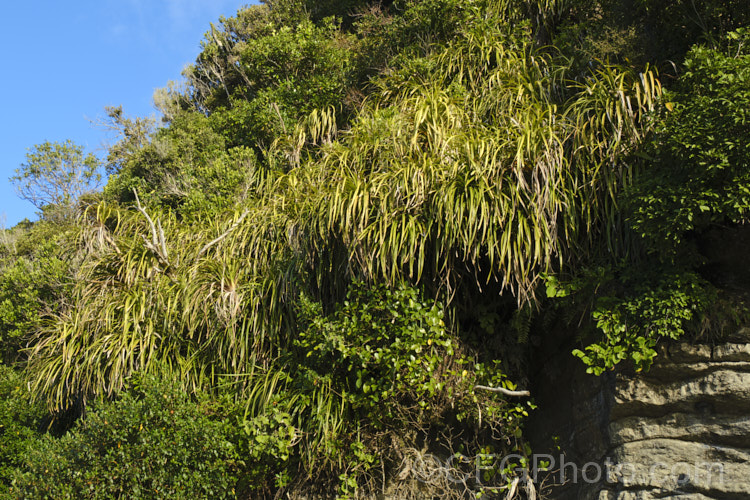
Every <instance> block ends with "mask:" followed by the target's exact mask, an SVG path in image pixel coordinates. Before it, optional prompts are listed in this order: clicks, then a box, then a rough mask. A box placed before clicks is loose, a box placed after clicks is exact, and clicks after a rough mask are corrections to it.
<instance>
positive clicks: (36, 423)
mask: <svg viewBox="0 0 750 500" xmlns="http://www.w3.org/2000/svg"><path fill="white" fill-rule="evenodd" d="M29 396H30V395H29V394H28V392H27V391H26V389H25V386H24V383H23V379H22V377H21V376H20V375H19V374H18V372H16V371H15V370H13V369H12V368H10V367H8V366H4V365H0V492H1V491H3V490H5V489H7V487H8V486H10V482H11V478H12V475H13V471H14V470H15V469H16V468H18V467H21V466H22V465H23V463H24V457H25V455H26V452H27V450H28V449H30V448H31V447H32V446H34V445H35V444H36V442H37V441H38V440H39V438H40V437H41V435H40V433H39V432H38V430H39V428H40V426H41V424H42V421H43V419H44V417H45V411H44V408H43V407H42V405H40V404H32V403H30V402H29V399H30V397H29Z"/></svg>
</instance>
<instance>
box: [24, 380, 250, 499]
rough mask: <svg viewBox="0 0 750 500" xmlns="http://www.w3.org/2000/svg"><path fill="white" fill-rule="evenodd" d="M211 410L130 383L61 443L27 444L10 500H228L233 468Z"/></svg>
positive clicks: (225, 436) (224, 431)
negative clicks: (99, 499) (142, 499)
mask: <svg viewBox="0 0 750 500" xmlns="http://www.w3.org/2000/svg"><path fill="white" fill-rule="evenodd" d="M216 410H217V403H215V402H214V403H209V402H208V399H206V398H200V399H198V400H197V401H196V400H194V399H193V398H191V397H190V396H188V395H187V394H186V393H185V392H183V391H181V390H179V389H177V387H176V385H175V384H173V383H170V382H168V381H166V380H159V379H158V378H154V377H135V378H134V380H133V381H132V385H131V387H130V389H129V390H128V391H126V392H125V393H123V394H122V395H121V397H120V399H118V400H117V401H114V402H108V403H105V402H98V403H96V404H94V405H92V408H91V409H90V410H89V411H88V413H87V414H86V417H85V418H84V419H81V420H79V421H78V422H77V423H76V425H75V426H74V427H73V429H71V430H70V431H69V432H68V433H67V434H65V435H64V436H62V437H60V438H54V437H52V436H49V435H46V436H44V437H43V438H41V439H39V440H38V441H37V442H35V443H33V445H32V446H30V447H29V448H28V449H27V451H26V455H25V457H24V458H25V462H26V463H25V464H24V466H23V468H22V469H17V470H16V471H15V473H14V480H13V486H12V488H11V489H10V495H11V497H12V498H50V499H52V498H54V499H62V498H76V499H81V498H90V499H94V498H125V497H127V498H170V499H172V498H185V499H193V498H216V499H219V498H233V497H234V486H235V484H236V482H237V470H238V467H239V466H240V461H239V457H238V453H237V450H236V446H235V444H233V442H232V441H233V439H232V438H231V436H232V432H233V430H232V427H231V426H229V425H228V421H227V420H224V421H222V420H220V419H219V418H217V415H216V414H215V413H216ZM219 414H221V412H219ZM16 465H19V464H16Z"/></svg>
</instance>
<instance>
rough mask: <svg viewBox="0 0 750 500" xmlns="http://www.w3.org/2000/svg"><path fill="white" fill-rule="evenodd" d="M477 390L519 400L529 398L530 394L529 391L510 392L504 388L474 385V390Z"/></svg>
mask: <svg viewBox="0 0 750 500" xmlns="http://www.w3.org/2000/svg"><path fill="white" fill-rule="evenodd" d="M477 389H481V390H483V391H490V392H499V393H500V394H504V395H506V396H514V397H519V398H522V397H529V396H531V393H530V392H529V391H511V390H510V389H506V388H504V387H487V386H486V385H475V386H474V390H475V391H476V390H477Z"/></svg>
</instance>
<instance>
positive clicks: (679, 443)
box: [530, 330, 750, 500]
mask: <svg viewBox="0 0 750 500" xmlns="http://www.w3.org/2000/svg"><path fill="white" fill-rule="evenodd" d="M568 352H569V351H568ZM545 366H546V367H547V370H544V371H542V372H541V374H540V376H539V377H538V379H537V381H536V384H535V385H536V391H535V394H536V397H537V401H538V403H539V406H540V408H539V411H538V412H537V417H536V418H535V419H534V420H533V421H532V424H531V428H530V431H531V435H532V437H533V440H534V441H535V442H534V443H533V444H534V447H535V449H536V450H545V449H546V450H550V449H552V444H553V443H554V442H556V443H557V444H558V446H559V450H558V449H554V450H553V451H552V452H550V455H552V456H554V457H555V464H554V467H553V470H552V471H551V472H550V473H548V474H547V477H546V478H545V479H546V484H548V485H554V487H551V488H547V492H548V495H549V497H550V498H555V499H592V500H593V499H596V500H636V499H637V500H649V499H657V498H679V499H696V500H697V499H717V500H718V499H747V498H750V330H742V331H740V332H738V334H737V335H735V336H734V337H733V338H731V339H729V341H728V342H726V343H724V344H721V345H716V346H709V345H689V344H673V345H670V346H666V347H664V348H663V352H662V353H661V354H660V356H659V358H658V360H657V362H656V363H655V364H654V366H653V367H652V369H651V370H650V371H649V372H648V373H644V374H634V373H626V372H619V373H611V374H607V375H604V376H602V377H593V376H590V375H587V374H585V372H584V371H583V368H582V367H581V366H579V363H578V362H577V360H570V359H569V358H567V359H566V358H563V357H559V358H557V359H551V360H548V361H547V362H546V363H545ZM548 373H549V375H548Z"/></svg>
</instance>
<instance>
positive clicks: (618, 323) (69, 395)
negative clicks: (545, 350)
mask: <svg viewBox="0 0 750 500" xmlns="http://www.w3.org/2000/svg"><path fill="white" fill-rule="evenodd" d="M744 3H745V2H743V1H739V0H716V1H712V2H692V1H687V0H685V1H682V0H681V1H676V2H670V5H669V6H668V7H664V6H663V4H662V2H656V1H653V0H638V1H626V0H600V1H595V2H583V1H578V0H569V1H561V0H529V1H514V0H395V1H390V2H389V1H384V2H370V1H367V0H340V1H339V0H327V1H323V2H313V1H311V0H310V1H307V0H267V1H266V2H264V3H263V4H262V5H256V6H249V7H245V8H242V9H240V10H239V11H238V12H237V14H236V16H234V17H231V18H226V19H221V20H219V21H218V22H217V23H216V24H212V25H211V26H210V30H209V31H208V32H207V33H206V35H205V38H204V40H203V42H202V45H201V53H200V55H199V56H198V58H197V60H196V62H195V63H194V64H193V65H191V66H190V67H188V68H187V69H186V70H185V73H184V77H185V78H184V82H181V83H179V84H175V83H171V84H169V85H168V86H167V87H165V88H164V89H161V90H159V91H157V93H156V94H155V96H154V100H155V103H156V105H157V107H158V109H159V110H160V112H161V122H160V123H154V122H152V121H150V120H148V119H143V118H136V117H130V116H128V115H127V114H126V113H125V112H124V111H123V110H122V109H121V108H109V109H108V110H107V113H108V115H107V116H108V120H109V124H110V125H111V126H112V127H114V129H115V130H117V131H118V133H119V141H118V142H117V143H116V144H114V145H113V146H112V147H111V148H110V149H109V151H108V155H107V157H106V161H105V164H104V165H102V167H103V168H104V169H105V170H106V172H107V174H108V180H107V182H106V185H105V186H104V187H103V189H102V190H101V191H89V192H84V191H85V190H82V189H81V188H80V186H81V184H80V183H79V184H76V190H75V191H70V192H67V193H63V195H59V196H58V195H56V196H58V197H56V198H49V199H46V200H45V199H43V198H42V201H41V202H40V204H39V206H40V210H41V212H40V214H41V217H40V220H39V221H37V222H34V223H27V222H25V223H22V224H19V225H18V226H16V227H14V228H12V229H10V230H7V231H5V232H4V234H3V238H4V239H3V243H4V245H3V247H2V255H0V353H1V354H2V359H3V360H4V363H5V366H0V369H1V370H0V493H1V494H3V495H6V496H8V497H9V498H114V497H123V496H127V497H129V498H130V497H132V498H225V497H226V498H235V497H236V498H375V497H377V495H381V494H385V495H389V496H390V497H392V498H404V499H406V498H451V497H455V498H480V497H485V498H486V497H497V498H514V497H517V498H535V495H536V493H535V492H536V490H537V488H538V487H539V485H535V484H534V483H533V481H531V480H530V479H529V478H528V477H527V476H526V475H524V474H523V473H522V472H521V471H522V470H524V469H525V468H528V467H529V463H528V462H527V457H529V456H530V454H531V452H532V450H531V449H530V447H529V445H528V444H527V442H526V440H525V436H524V421H525V418H526V417H528V415H529V413H530V412H531V411H543V408H542V409H536V410H535V405H534V402H533V395H534V394H533V390H532V391H531V394H530V396H529V395H528V393H527V392H525V391H526V390H527V389H533V380H532V378H533V377H532V375H533V369H539V367H536V368H535V367H534V366H533V364H534V361H533V359H534V358H533V356H532V354H533V352H534V349H535V348H536V347H537V346H539V345H540V343H544V342H550V341H553V337H555V336H568V337H570V345H571V346H572V347H571V348H570V350H571V354H570V355H571V356H577V357H579V358H580V359H581V362H582V363H584V364H585V365H586V366H587V368H588V370H589V371H590V372H591V373H594V374H601V373H603V372H604V371H606V370H610V369H614V368H615V367H616V366H624V367H632V368H634V369H636V370H642V369H648V367H649V366H650V364H651V363H652V361H653V359H654V357H655V356H656V353H657V346H658V345H659V344H660V343H665V342H668V341H670V339H677V338H680V337H684V338H703V339H705V338H709V339H715V338H719V337H720V336H721V335H722V333H723V331H724V330H725V329H726V328H727V327H729V326H732V325H734V324H736V323H737V322H738V321H741V320H742V317H743V314H744V307H743V305H742V303H743V301H744V299H745V297H744V290H746V289H744V288H743V287H742V286H741V285H742V284H741V283H739V284H738V282H737V280H734V281H732V280H729V281H726V280H722V279H717V276H718V275H717V274H716V273H712V271H711V269H712V268H711V266H710V264H711V262H709V261H710V256H709V255H708V254H707V253H706V252H705V245H704V244H703V242H705V241H706V240H707V239H710V238H712V237H714V236H712V235H715V234H716V231H718V230H722V229H726V228H737V227H741V225H742V224H744V223H745V222H746V220H747V219H748V209H750V169H749V168H748V158H750V154H749V153H750V151H749V150H748V148H750V126H749V125H748V109H750V31H748V29H747V28H744V26H747V25H748V24H750V8H748V7H746V6H745V5H744ZM113 98H116V96H113ZM76 148H77V146H75V145H74V144H72V143H69V142H68V143H65V144H57V145H50V144H48V143H47V144H45V145H39V146H37V147H36V149H35V153H34V154H30V156H29V158H28V163H27V164H26V165H24V166H23V167H24V169H23V170H20V171H19V175H18V176H17V178H16V182H17V183H21V182H28V180H29V179H32V180H39V179H40V178H41V180H42V181H44V180H45V179H46V180H47V181H49V180H50V179H51V177H49V173H47V172H48V171H47V170H44V169H41V168H39V167H40V166H43V165H46V164H47V163H45V162H48V160H49V158H50V155H53V154H54V155H58V156H59V155H62V156H63V157H65V158H69V159H70V161H69V162H68V164H69V165H73V166H75V165H76V162H78V164H80V166H81V168H85V169H87V170H85V172H87V173H88V174H87V175H88V176H89V177H88V178H86V179H84V180H85V181H86V182H89V181H90V183H89V185H91V183H93V181H94V179H93V177H92V176H93V175H94V174H93V171H92V170H91V161H93V157H90V156H84V155H83V152H82V150H80V148H77V149H76ZM45 176H46V177H45ZM57 178H60V177H54V179H57ZM78 180H79V181H80V179H78ZM81 182H83V181H81ZM84 184H85V183H84ZM25 185H27V184H25ZM31 186H32V188H31V189H32V192H31V194H38V188H37V191H34V190H33V186H35V185H34V184H32V185H31ZM36 186H38V184H36ZM82 193H83V194H82ZM554 341H555V342H557V340H554ZM565 345H568V344H565ZM542 369H543V367H542ZM29 401H31V402H32V403H31V404H30V403H29ZM511 453H513V454H515V456H517V457H518V460H517V461H516V462H515V463H510V464H508V463H506V464H505V466H506V468H505V469H504V470H500V465H499V463H497V462H489V463H488V462H486V460H487V459H486V458H482V457H487V456H489V454H497V455H498V456H504V455H508V454H511ZM482 460H485V462H483V461H482ZM476 470H481V471H482V474H481V475H475V474H474V473H473V472H474V471H476ZM446 471H448V472H450V473H446ZM467 472H468V473H467Z"/></svg>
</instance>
